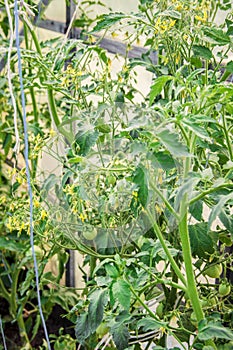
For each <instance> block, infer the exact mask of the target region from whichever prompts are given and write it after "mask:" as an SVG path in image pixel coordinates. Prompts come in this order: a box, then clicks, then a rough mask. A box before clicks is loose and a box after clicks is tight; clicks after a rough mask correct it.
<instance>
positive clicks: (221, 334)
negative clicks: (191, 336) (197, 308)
mask: <svg viewBox="0 0 233 350" xmlns="http://www.w3.org/2000/svg"><path fill="white" fill-rule="evenodd" d="M197 336H198V338H199V339H200V340H204V341H205V340H208V339H213V338H218V339H227V340H233V333H232V331H231V330H230V329H229V328H226V327H224V326H223V325H222V324H221V323H219V322H214V321H213V322H209V323H208V324H207V325H204V326H203V324H202V323H201V324H200V325H199V326H198V334H197Z"/></svg>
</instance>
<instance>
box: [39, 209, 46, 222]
mask: <svg viewBox="0 0 233 350" xmlns="http://www.w3.org/2000/svg"><path fill="white" fill-rule="evenodd" d="M47 217H48V214H47V212H46V211H45V210H44V209H43V210H42V211H41V214H40V218H41V220H44V219H45V218H47Z"/></svg>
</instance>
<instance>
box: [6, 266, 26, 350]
mask: <svg viewBox="0 0 233 350" xmlns="http://www.w3.org/2000/svg"><path fill="white" fill-rule="evenodd" d="M14 268H15V270H14V272H13V275H12V286H11V296H10V309H11V313H12V316H13V317H14V318H15V319H17V323H18V327H19V332H20V337H21V338H22V340H23V342H24V344H25V345H26V348H27V349H31V345H30V341H29V338H28V335H27V331H26V327H25V323H24V319H23V315H22V312H21V313H18V307H17V299H18V296H17V287H18V279H19V273H20V269H19V268H17V266H15V267H14Z"/></svg>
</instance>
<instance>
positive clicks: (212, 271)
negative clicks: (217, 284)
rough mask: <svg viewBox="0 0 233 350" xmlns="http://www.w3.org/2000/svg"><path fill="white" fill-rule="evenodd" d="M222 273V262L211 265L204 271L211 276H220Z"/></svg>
mask: <svg viewBox="0 0 233 350" xmlns="http://www.w3.org/2000/svg"><path fill="white" fill-rule="evenodd" d="M221 273H222V265H221V264H216V265H213V266H210V267H208V268H207V269H206V270H205V271H204V274H205V275H207V276H209V277H211V278H219V277H220V275H221Z"/></svg>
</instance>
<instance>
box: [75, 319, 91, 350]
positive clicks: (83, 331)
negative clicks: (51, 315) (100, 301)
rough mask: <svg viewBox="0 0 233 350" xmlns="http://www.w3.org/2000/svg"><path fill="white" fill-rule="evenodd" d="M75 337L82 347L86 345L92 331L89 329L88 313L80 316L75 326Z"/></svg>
mask: <svg viewBox="0 0 233 350" xmlns="http://www.w3.org/2000/svg"><path fill="white" fill-rule="evenodd" d="M75 335H76V338H77V340H78V342H79V343H80V344H82V345H84V344H85V341H86V339H87V338H88V337H89V336H90V335H91V332H90V329H89V327H88V314H87V313H84V314H81V315H79V316H78V318H77V322H76V326H75Z"/></svg>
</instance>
